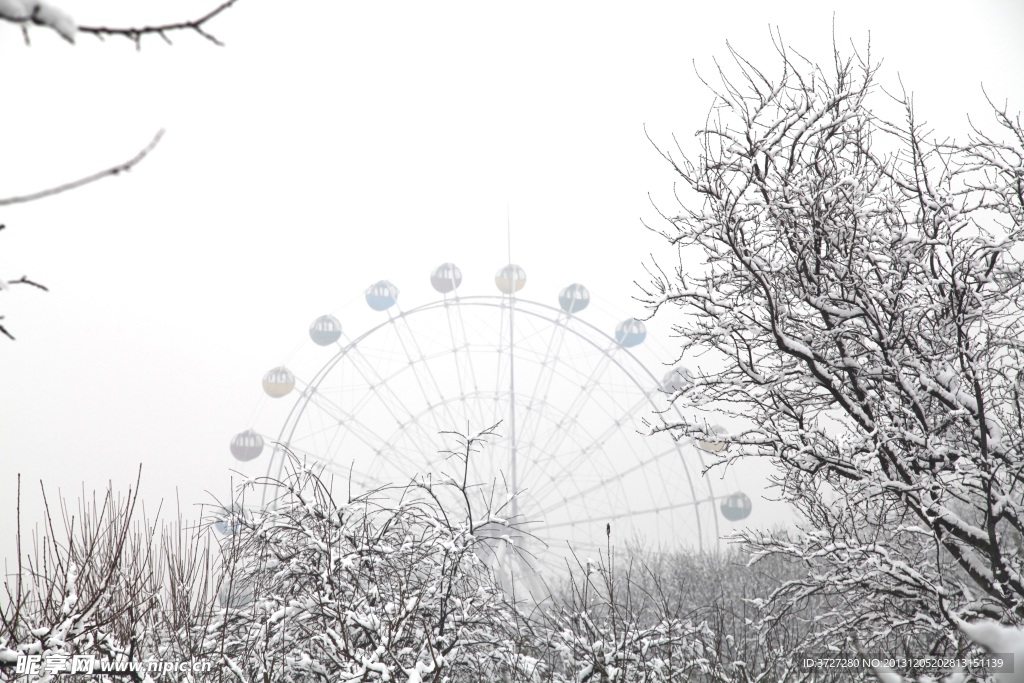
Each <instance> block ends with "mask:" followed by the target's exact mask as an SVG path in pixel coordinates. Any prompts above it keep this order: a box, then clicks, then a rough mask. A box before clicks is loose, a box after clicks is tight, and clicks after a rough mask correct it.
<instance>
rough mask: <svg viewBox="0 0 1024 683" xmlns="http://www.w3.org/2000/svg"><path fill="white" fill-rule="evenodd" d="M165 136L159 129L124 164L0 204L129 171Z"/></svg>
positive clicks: (32, 198) (21, 201) (2, 201)
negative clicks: (146, 143)
mask: <svg viewBox="0 0 1024 683" xmlns="http://www.w3.org/2000/svg"><path fill="white" fill-rule="evenodd" d="M163 136H164V130H163V129H162V128H161V129H160V130H159V131H157V134H156V135H154V136H153V139H152V140H151V141H150V143H149V144H148V145H146V146H145V147H144V148H143V149H142V151H140V152H139V153H138V154H136V155H135V156H134V157H132V158H131V159H129V160H128V161H126V162H124V163H122V164H118V165H117V166H112V167H111V168H108V169H106V170H103V171H100V172H98V173H93V174H92V175H90V176H86V177H85V178H79V179H78V180H74V181H72V182H70V183H65V184H64V185H58V186H57V187H51V188H49V189H46V190H40V191H39V192H33V193H32V194H26V195H21V196H17V197H6V198H0V206H9V205H11V204H24V203H25V202H32V201H35V200H37V199H43V198H45V197H51V196H53V195H55V194H60V193H61V192H67V191H68V190H74V189H75V188H78V187H82V186H83V185H88V184H89V183H93V182H96V181H97V180H100V179H102V178H106V177H107V176H114V175H117V174H119V173H123V172H125V171H129V170H131V169H132V167H134V166H135V165H136V164H138V163H139V162H140V161H142V160H143V159H145V158H146V155H147V154H149V153H150V152H152V151H153V148H154V147H156V146H157V143H159V142H160V138H162V137H163Z"/></svg>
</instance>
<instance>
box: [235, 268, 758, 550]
mask: <svg viewBox="0 0 1024 683" xmlns="http://www.w3.org/2000/svg"><path fill="white" fill-rule="evenodd" d="M461 282H462V274H461V272H460V270H459V268H458V267H456V266H455V265H454V264H451V263H445V264H442V265H441V266H438V267H437V268H436V269H434V271H433V273H432V274H431V276H430V283H431V285H432V287H433V289H434V290H436V292H437V293H438V294H439V295H440V296H441V298H439V299H437V300H435V301H433V302H431V303H427V304H423V305H420V306H416V307H415V308H412V309H409V310H402V309H401V308H400V307H399V305H398V296H399V290H398V288H397V287H396V286H395V285H394V284H392V283H391V282H388V281H385V280H382V281H380V282H377V283H375V284H373V285H372V286H370V287H369V288H368V289H367V290H366V292H365V301H366V304H367V305H368V306H369V307H370V308H371V309H372V310H374V311H377V312H378V315H379V316H380V319H379V322H378V323H377V324H376V325H372V326H370V327H369V328H368V329H365V330H364V331H362V332H360V333H358V334H355V335H352V334H348V333H347V330H344V329H343V326H342V324H341V322H340V321H339V320H338V319H337V318H336V317H334V316H331V315H325V316H321V317H319V318H317V319H316V320H314V321H313V323H312V325H311V326H310V329H309V336H310V338H311V340H312V341H313V342H314V344H315V346H316V348H317V350H318V351H319V352H320V358H319V359H318V360H317V363H318V364H319V365H318V369H316V368H313V369H312V370H310V371H309V372H308V373H306V376H305V377H302V376H301V374H300V373H296V372H293V371H292V370H291V369H289V368H287V367H285V366H280V367H276V368H273V369H272V370H270V371H269V372H267V374H266V375H265V376H264V378H263V389H264V391H265V392H266V394H267V395H268V396H269V397H271V398H272V399H278V400H281V399H284V398H286V397H289V396H293V395H294V396H295V398H294V402H293V404H292V406H291V409H290V412H289V413H288V415H287V418H286V419H285V420H284V421H283V424H282V425H281V427H280V430H279V431H278V433H277V434H271V435H263V434H260V433H257V432H256V431H253V430H247V431H244V432H242V433H240V434H238V435H236V436H235V437H234V439H233V440H232V442H231V452H232V453H233V454H234V456H235V457H236V458H237V459H238V460H241V461H246V462H251V465H252V466H256V467H257V468H260V469H262V470H263V471H265V472H266V473H267V474H268V475H269V476H278V474H279V470H280V468H281V467H282V463H283V460H284V459H283V454H284V452H285V451H286V450H287V451H290V452H292V453H294V454H296V455H298V456H300V457H308V458H311V459H314V460H316V461H318V462H320V463H322V464H323V465H324V466H325V467H326V468H327V469H328V470H329V471H331V472H334V473H337V474H338V475H340V476H342V477H345V478H349V479H350V480H351V482H352V486H354V487H366V488H375V487H379V486H386V485H389V484H393V483H400V482H404V481H408V480H409V478H410V477H412V476H416V475H420V476H422V475H425V474H428V473H431V472H438V471H439V470H443V469H444V466H445V456H443V455H440V453H441V452H443V451H445V450H447V449H450V448H451V447H452V443H451V439H450V438H449V437H446V436H445V435H444V434H443V432H452V431H458V432H462V433H466V432H467V430H468V432H470V433H472V432H476V431H479V430H481V429H483V428H486V427H489V426H491V425H494V424H496V423H500V424H499V425H498V427H497V429H496V430H495V431H496V433H497V435H498V436H495V437H492V438H490V439H489V440H488V441H487V443H486V445H485V446H484V448H483V449H482V451H481V452H480V453H478V454H476V455H475V456H474V457H473V458H472V459H471V461H470V480H471V481H475V482H479V483H480V484H481V485H482V486H484V487H486V486H487V485H491V486H492V487H493V486H494V485H495V484H497V485H498V486H497V488H498V489H502V490H507V491H510V492H515V495H514V496H512V497H511V498H510V499H509V501H508V503H507V506H506V510H505V513H506V515H507V516H508V515H510V516H513V517H515V518H516V519H517V520H518V521H521V522H523V523H524V528H525V530H526V531H527V532H528V533H529V535H530V538H532V539H535V540H532V541H528V543H530V544H531V547H530V548H529V552H530V553H531V554H532V555H534V556H535V557H536V558H537V559H538V560H539V561H540V563H541V564H542V565H544V564H545V563H547V564H549V565H550V564H559V563H561V562H562V561H563V560H564V557H565V556H566V554H567V552H569V551H572V552H576V553H588V552H592V551H593V550H594V549H596V548H602V549H603V548H605V544H606V543H607V533H608V529H609V528H612V529H614V531H615V539H616V542H617V543H622V542H624V541H634V540H635V541H638V542H640V543H643V544H644V545H645V546H646V547H648V548H662V549H670V548H678V547H680V546H686V547H689V548H692V549H695V550H713V549H716V548H717V547H718V542H719V536H720V533H721V531H723V530H722V529H720V517H719V515H720V514H721V515H722V516H723V517H724V518H725V519H726V520H729V521H737V520H740V519H743V518H744V517H746V516H747V515H748V514H749V512H750V506H751V503H750V499H749V498H747V497H746V495H744V494H743V493H740V492H731V493H730V494H729V495H719V494H717V493H716V492H715V490H714V489H713V485H714V484H715V483H716V482H714V481H713V478H712V477H702V476H701V472H702V470H703V469H704V464H705V463H704V454H705V452H707V451H715V450H718V449H720V448H722V447H723V444H721V443H713V442H707V443H705V442H698V443H695V442H693V441H692V440H690V441H687V440H678V441H677V440H675V439H673V438H672V437H671V436H669V435H667V434H654V435H649V434H647V433H646V429H645V428H644V427H643V419H644V418H645V417H648V418H649V417H651V416H652V415H654V414H655V413H656V412H663V411H666V410H668V411H675V410H676V409H675V408H674V407H673V406H672V404H671V403H670V401H669V400H668V398H669V396H670V395H671V393H673V392H675V391H677V390H679V389H680V388H682V386H684V385H685V382H686V381H688V372H687V371H686V369H685V368H674V369H672V370H670V371H669V372H668V373H667V374H665V375H664V376H663V377H661V376H660V375H661V373H658V375H655V374H654V373H652V372H651V370H650V369H649V368H648V367H647V366H646V365H645V364H644V363H643V362H642V361H641V360H640V358H639V357H638V355H637V354H636V353H635V352H636V351H638V347H640V345H641V344H643V343H644V341H645V338H646V329H645V326H644V324H643V322H641V321H639V320H635V319H632V318H628V319H626V320H623V321H622V322H620V323H619V324H618V325H617V326H616V327H615V328H614V329H608V330H605V329H601V328H599V327H598V326H596V325H594V324H592V323H590V322H588V320H587V316H586V309H587V307H588V305H589V303H590V293H589V291H588V290H587V288H586V287H584V286H583V285H580V284H571V285H569V286H567V287H565V288H564V289H563V290H562V291H561V293H560V295H559V297H558V300H557V301H553V302H551V303H550V304H548V303H542V302H538V301H531V300H528V299H525V298H522V297H521V296H520V295H519V292H520V291H521V290H522V289H523V287H524V286H525V284H526V273H525V272H524V271H523V269H522V268H520V267H519V266H517V265H515V264H510V265H507V266H505V267H503V268H501V269H500V270H499V271H498V273H497V275H496V277H495V285H496V286H497V289H498V293H497V294H495V295H491V296H487V295H480V296H459V295H458V293H457V289H458V287H459V285H460V284H461ZM268 442H272V443H273V444H274V445H273V446H272V447H271V448H265V446H266V445H268ZM265 451H270V452H269V457H268V456H267V455H264V452H265ZM260 463H262V464H260ZM264 468H265V469H264ZM719 485H721V484H720V482H719ZM608 525H611V527H609V526H608ZM526 542H527V541H524V543H526ZM562 566H563V567H564V564H563V565H562Z"/></svg>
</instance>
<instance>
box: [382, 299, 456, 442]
mask: <svg viewBox="0 0 1024 683" xmlns="http://www.w3.org/2000/svg"><path fill="white" fill-rule="evenodd" d="M400 318H401V322H402V323H404V325H405V331H406V333H407V334H408V337H409V339H408V341H406V340H405V339H404V338H403V336H402V332H401V329H400V328H399V323H396V324H395V332H396V334H397V336H398V340H399V342H400V343H401V345H402V350H403V351H404V352H405V355H406V357H407V358H408V359H409V364H410V365H411V366H412V368H413V373H414V374H415V375H416V382H417V384H419V385H420V391H421V392H422V393H423V398H424V399H425V400H426V401H427V405H428V406H430V405H434V404H436V403H438V401H435V400H434V399H432V398H431V397H430V396H428V395H427V388H426V387H425V386H424V382H423V380H422V379H421V378H420V373H419V371H418V370H417V368H418V367H420V366H422V367H423V371H424V374H426V376H427V379H428V380H429V382H430V384H432V385H433V388H434V391H436V392H437V399H438V400H439V401H440V405H442V406H444V410H445V412H446V414H447V415H446V417H447V421H448V423H449V424H448V425H447V429H453V428H454V427H455V426H456V425H455V417H454V415H452V413H451V410H450V409H449V408H448V404H447V402H446V401H445V396H444V391H443V390H442V389H441V385H440V383H439V382H438V381H437V377H436V376H435V375H434V371H433V370H432V369H431V366H430V365H428V364H427V363H425V362H424V361H425V360H426V355H425V354H424V353H423V349H422V348H421V347H420V343H419V341H417V339H416V334H415V333H414V332H413V331H412V328H411V327H410V325H409V318H408V317H407V316H406V315H404V314H403V315H402V316H400ZM410 346H411V347H412V348H413V349H414V350H415V352H416V354H415V356H413V354H411V353H410V352H409V347H410ZM434 423H435V425H436V426H440V425H437V420H436V419H435V421H434ZM439 431H441V430H439Z"/></svg>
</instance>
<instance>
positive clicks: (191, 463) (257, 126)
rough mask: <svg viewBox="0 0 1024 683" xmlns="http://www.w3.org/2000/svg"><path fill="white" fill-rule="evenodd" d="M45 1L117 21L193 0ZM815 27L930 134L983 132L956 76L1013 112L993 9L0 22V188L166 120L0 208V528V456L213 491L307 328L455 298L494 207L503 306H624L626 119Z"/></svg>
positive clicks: (491, 248) (980, 103) (485, 6)
mask: <svg viewBox="0 0 1024 683" xmlns="http://www.w3.org/2000/svg"><path fill="white" fill-rule="evenodd" d="M58 4H60V5H61V6H62V7H63V8H64V9H66V10H67V11H68V12H69V13H70V14H72V15H73V16H74V17H75V18H76V19H77V20H78V21H79V23H81V24H108V25H130V24H143V23H152V22H156V21H161V20H171V19H181V18H184V17H191V16H195V15H198V14H201V13H203V12H205V11H206V10H207V9H208V8H210V7H212V6H214V5H215V4H216V0H202V1H200V0H177V1H175V2H168V1H166V0H63V1H62V2H61V3H58ZM833 22H834V25H835V36H836V40H837V42H838V44H839V45H840V48H841V49H842V50H843V51H844V52H848V51H849V47H848V46H849V40H850V39H851V38H852V39H853V40H854V41H855V42H856V43H857V45H858V46H859V47H861V48H864V47H866V45H867V41H868V36H869V33H870V41H871V50H872V53H873V55H874V56H875V57H877V58H882V59H884V67H883V70H882V72H881V81H882V83H884V84H886V85H887V86H889V87H892V88H894V89H895V88H898V87H899V79H902V83H903V84H904V86H905V87H906V88H907V89H908V90H912V91H913V92H914V94H915V100H916V103H917V110H918V115H919V117H920V118H923V119H925V120H927V121H928V122H930V123H931V124H932V125H933V126H934V127H935V128H936V129H937V131H939V132H942V133H945V132H948V133H950V134H961V135H962V134H963V132H964V130H965V128H966V124H967V118H966V117H967V114H968V113H970V114H971V115H972V118H973V120H975V121H977V122H981V123H983V124H986V125H987V124H988V123H989V122H990V120H991V119H990V116H989V114H988V110H987V106H986V105H985V103H984V99H983V95H982V90H981V87H982V84H984V86H985V88H986V90H987V92H988V93H989V95H990V96H991V97H992V98H993V99H995V100H996V101H999V102H1002V101H1004V100H1009V102H1010V105H1011V109H1013V110H1021V109H1022V108H1024V77H1022V68H1021V65H1022V64H1024V40H1022V37H1024V3H1021V2H1016V1H1011V0H1004V1H999V2H981V1H977V0H976V1H974V2H971V3H951V2H946V3H943V2H913V3H911V2H892V1H891V0H890V1H887V2H874V3H872V2H857V3H849V2H845V3H829V2H810V3H782V2H757V3H737V2H724V3H710V2H683V1H675V2H646V3H642V2H633V3H618V4H612V3H593V2H588V3H583V2H517V3H480V2H461V3H451V2H387V3H355V2H337V1H329V0H303V1H302V2H289V3H270V2H267V1H266V0H241V1H240V3H239V4H238V5H237V6H236V7H235V8H233V9H231V10H230V11H228V12H227V13H225V14H224V15H223V16H222V17H221V18H219V19H218V20H217V22H216V24H214V25H211V27H210V29H211V30H212V31H213V32H215V33H216V35H217V36H218V37H219V38H221V39H222V40H223V41H224V42H225V43H226V44H227V47H224V48H219V47H216V46H214V45H211V44H209V43H207V42H205V41H203V40H202V39H200V38H199V37H197V36H193V35H179V36H176V39H175V45H174V46H173V47H170V46H167V45H165V44H164V43H163V42H162V41H160V40H159V39H157V38H153V39H148V40H146V41H144V43H143V45H142V50H141V51H136V50H135V47H134V46H133V45H132V44H131V43H129V42H128V41H118V40H109V41H107V42H106V43H100V42H99V41H96V40H94V39H92V38H91V37H89V36H80V37H79V43H78V45H77V46H71V45H68V44H66V43H64V42H63V41H62V40H60V39H59V38H58V37H57V36H56V35H55V34H52V33H51V32H48V31H46V30H43V29H39V28H36V29H32V30H31V31H30V33H31V37H32V46H31V47H27V46H25V45H24V43H23V41H22V38H21V34H20V31H19V30H18V28H17V27H14V26H10V25H6V24H0V74H2V83H3V85H2V88H3V89H2V91H0V93H2V94H0V122H2V131H3V132H2V133H0V160H2V163H0V196H9V195H14V194H19V193H23V192H28V191H31V190H36V189H40V188H42V187H46V186H50V185H54V184H57V183H60V182H63V181H66V180H69V179H73V178H75V177H78V176H80V175H84V174H88V173H91V172H93V171H95V170H98V169H100V168H102V167H105V166H108V165H112V164H114V163H116V162H120V161H123V160H125V159H127V158H129V157H131V156H132V155H133V154H135V152H136V151H137V150H138V149H139V148H141V147H142V146H143V145H144V144H145V143H146V142H147V141H148V140H149V139H150V138H151V137H152V135H153V134H154V133H155V132H156V130H157V129H160V128H166V129H167V135H166V137H165V138H164V140H163V142H162V143H161V144H160V146H159V147H158V148H157V149H156V151H155V152H154V153H153V154H152V155H151V157H150V158H148V159H147V160H145V162H144V163H143V164H141V165H140V166H139V167H138V168H137V169H136V170H134V171H133V172H132V173H131V174H129V175H128V176H126V177H120V178H116V179H109V180H104V181H102V182H101V183H98V184H95V185H93V186H90V187H88V188H85V189H81V190H78V191H75V192H72V193H69V194H66V195H63V196H60V197H55V198H51V199H47V200H45V201H41V202H35V203H31V204H27V205H23V206H17V207H9V208H6V209H4V210H3V211H2V212H0V223H5V224H6V225H7V229H6V230H4V231H3V232H2V233H0V276H2V277H5V278H6V279H14V278H17V277H20V276H21V275H27V276H29V277H31V278H33V279H35V280H37V281H41V282H43V283H45V284H46V285H47V286H49V287H50V289H51V291H50V293H48V294H47V293H40V292H36V291H34V290H31V289H27V288H21V289H16V290H14V291H12V292H7V293H2V294H0V315H4V316H5V318H4V321H3V322H4V324H5V325H6V326H7V327H8V329H9V330H11V331H12V333H13V334H14V335H15V336H16V337H17V338H18V339H17V341H16V342H9V341H6V340H4V339H0V543H3V544H8V543H9V539H12V537H13V533H12V530H13V524H14V493H15V474H16V473H17V472H20V473H21V474H22V478H23V482H25V484H24V486H25V487H27V488H29V489H31V490H32V491H33V492H34V491H35V490H37V489H38V481H39V480H40V479H42V480H44V481H45V482H46V484H47V486H48V488H51V489H53V490H54V491H55V490H56V489H57V488H61V489H62V490H64V492H66V493H71V494H72V495H73V494H76V493H77V491H78V490H79V489H80V488H81V487H82V485H83V483H84V486H85V487H86V489H87V490H92V489H94V488H102V487H103V486H105V483H106V482H107V480H110V479H112V480H113V481H114V482H115V484H116V485H118V486H127V484H128V482H129V481H131V480H133V479H134V473H135V469H136V468H137V466H138V464H139V463H140V462H141V463H142V465H143V492H144V494H145V496H146V499H147V506H148V507H152V506H153V504H154V503H155V502H156V501H157V500H159V499H160V498H165V499H171V500H173V497H174V495H175V491H176V490H178V491H180V496H181V498H182V500H183V502H184V503H185V504H186V505H188V504H191V503H192V502H194V501H196V500H200V499H203V493H202V492H203V491H204V490H205V489H211V490H214V491H216V492H217V493H220V494H223V493H224V491H225V489H226V472H227V470H228V468H229V467H231V466H232V465H233V461H232V459H231V456H230V454H229V453H228V449H227V443H228V440H229V439H230V438H231V436H232V435H233V434H234V433H235V432H237V431H240V430H242V429H245V428H246V427H248V426H250V425H252V424H253V423H254V420H267V421H271V422H272V421H273V420H275V419H278V418H277V416H276V414H275V413H273V410H275V409H277V408H276V407H275V406H271V407H270V408H263V407H262V406H263V404H264V403H265V401H263V400H262V399H261V397H262V392H261V390H260V387H259V382H260V378H261V377H262V375H263V373H264V372H265V371H266V370H267V369H268V368H270V367H272V366H274V365H277V364H278V363H280V362H282V361H283V360H284V359H286V358H287V357H288V355H289V354H290V353H291V352H292V350H293V349H294V348H295V347H296V345H297V344H300V343H302V342H304V341H305V340H306V339H307V337H306V329H307V328H308V325H309V323H310V321H311V320H312V319H313V318H315V317H316V316H317V315H320V314H322V313H324V312H330V311H355V310H356V308H357V307H354V306H353V305H350V302H352V301H353V299H356V298H357V297H360V296H361V294H362V291H363V290H364V289H365V288H366V287H367V286H368V285H369V284H370V283H372V282H374V281H376V280H378V279H381V278H389V279H391V280H393V281H394V282H395V283H396V284H397V285H398V286H399V287H400V288H401V289H402V295H401V297H402V298H401V301H402V303H403V305H404V306H405V307H410V306H412V305H415V304H416V303H422V302H425V301H427V300H429V299H431V298H433V297H434V293H433V292H432V290H430V289H429V286H428V284H427V280H426V276H427V274H428V273H429V270H430V269H431V268H433V267H434V266H436V265H437V264H439V263H441V262H443V261H454V262H456V263H457V264H459V265H460V267H461V268H462V270H463V273H464V276H465V284H464V285H463V289H462V290H460V291H462V293H464V294H474V293H479V294H490V293H493V279H492V278H493V275H494V271H495V270H496V269H497V268H498V267H499V266H501V265H503V264H504V262H505V250H506V234H505V212H506V206H507V205H509V206H510V207H511V218H512V228H513V245H512V251H513V260H514V261H517V262H519V263H520V264H521V265H523V266H524V267H525V268H526V270H527V272H528V274H529V278H530V282H529V284H528V289H527V290H525V291H524V292H523V294H524V296H528V297H529V298H535V299H538V300H541V301H553V300H554V297H555V296H556V295H557V292H558V290H559V289H560V288H561V287H563V286H564V285H566V284H568V283H569V282H574V281H578V282H583V283H585V284H587V285H588V286H589V287H590V288H591V290H592V291H593V293H594V294H595V295H596V296H597V297H600V298H601V299H602V301H604V302H605V305H606V307H610V308H614V309H616V310H617V311H630V310H634V309H632V308H631V306H632V304H631V302H630V296H631V295H632V294H633V293H634V292H635V290H634V288H633V285H632V281H633V280H635V279H643V277H644V271H643V268H642V262H643V261H644V260H645V259H646V258H647V256H648V254H649V253H651V252H654V253H655V255H656V256H658V255H660V256H661V257H662V258H671V253H670V252H669V251H667V248H666V247H663V246H662V244H661V243H660V242H659V240H658V239H656V238H654V237H653V236H652V235H650V234H649V233H648V232H647V231H645V229H644V227H643V225H642V223H641V220H647V221H649V222H652V223H656V222H657V213H656V212H655V211H654V209H653V208H652V207H651V204H650V202H649V199H648V194H650V195H651V196H652V197H653V198H654V199H655V201H656V203H658V204H659V205H661V206H662V207H665V208H667V209H671V207H672V198H671V197H672V194H671V192H672V184H673V180H674V179H673V176H672V173H671V171H670V169H669V168H668V167H667V166H666V164H665V163H664V162H663V161H662V160H661V158H660V157H659V156H658V154H657V152H656V151H655V149H654V148H653V147H652V146H651V144H650V143H649V142H648V140H647V139H646V137H645V133H644V127H645V126H646V129H647V131H648V132H649V133H650V135H651V136H652V138H653V139H654V140H655V141H656V142H658V143H661V144H664V145H668V144H670V143H671V136H672V135H673V134H675V135H677V136H678V137H679V139H680V140H681V142H682V144H683V145H684V147H686V146H690V149H691V150H692V149H693V147H692V142H693V136H692V133H693V132H694V131H695V130H696V129H697V128H698V127H700V126H701V125H702V123H703V122H704V120H705V116H706V114H707V111H708V107H709V105H710V103H711V95H710V93H709V92H708V91H707V90H706V89H705V88H704V87H703V86H702V85H701V84H700V82H699V80H698V78H697V76H696V74H695V71H694V65H696V69H697V70H699V71H700V72H701V73H703V74H707V75H711V72H712V70H713V68H714V66H713V62H712V59H713V58H714V57H716V56H717V57H718V58H719V59H727V50H726V41H727V40H728V41H729V42H730V43H731V44H732V45H733V46H735V47H736V48H737V49H738V50H740V51H741V52H742V53H743V54H744V55H745V56H747V57H748V58H749V59H750V60H751V61H753V62H754V63H755V64H758V65H759V66H762V67H763V68H765V69H767V70H769V71H771V70H773V69H776V68H777V66H778V59H777V57H776V56H775V55H774V52H773V48H772V44H771V40H770V35H769V27H770V26H777V27H778V29H779V30H780V31H781V34H782V36H783V39H784V40H785V42H786V44H787V45H789V46H791V47H793V48H795V49H796V50H798V51H800V52H801V53H803V54H804V55H805V56H807V57H809V58H811V59H814V60H818V61H828V60H829V59H830V58H831V46H832V31H833ZM878 97H879V104H880V105H881V102H882V100H883V99H884V95H882V94H881V93H879V95H878ZM357 303H358V302H357ZM346 305H348V306H347V307H346ZM358 310H359V313H358V316H363V315H365V312H364V311H363V307H361V304H360V307H358ZM353 316H356V314H355V313H353ZM358 316H356V317H355V318H354V320H355V322H354V323H353V322H351V321H349V320H345V319H343V323H344V324H346V326H348V325H349V324H354V325H355V326H356V327H358V326H359V325H362V324H365V318H360V317H358ZM339 317H343V316H342V315H340V314H339ZM609 320H612V318H609ZM349 329H352V328H349ZM653 333H654V335H655V336H657V337H659V338H660V339H661V344H662V346H663V347H664V348H670V346H671V341H670V340H668V339H667V338H666V333H665V328H664V326H661V327H659V326H658V325H655V326H654V328H653ZM659 374H660V373H659ZM268 410H269V411H271V412H270V413H267V412H266V411H268ZM29 509H30V510H31V509H32V508H29ZM27 517H28V520H27V521H29V522H31V521H34V519H33V518H32V516H31V514H29V515H27ZM0 547H3V548H4V549H5V550H6V549H7V548H8V547H9V546H7V545H3V546H0Z"/></svg>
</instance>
